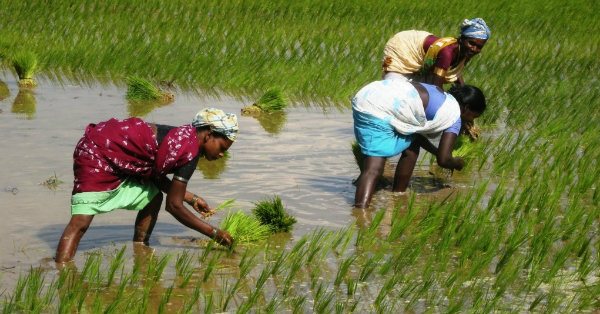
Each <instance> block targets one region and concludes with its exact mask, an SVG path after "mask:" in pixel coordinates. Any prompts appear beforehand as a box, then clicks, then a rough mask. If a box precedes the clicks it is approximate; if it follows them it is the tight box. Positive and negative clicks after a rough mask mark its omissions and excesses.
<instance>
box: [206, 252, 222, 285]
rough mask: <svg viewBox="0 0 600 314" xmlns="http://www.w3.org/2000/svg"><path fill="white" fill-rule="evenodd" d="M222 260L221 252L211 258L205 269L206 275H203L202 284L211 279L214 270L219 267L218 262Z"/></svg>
mask: <svg viewBox="0 0 600 314" xmlns="http://www.w3.org/2000/svg"><path fill="white" fill-rule="evenodd" d="M220 258H221V252H215V253H214V254H213V255H212V256H211V258H210V259H209V260H208V264H207V265H206V268H205V269H204V274H203V275H202V282H207V281H208V279H209V278H210V275H211V274H212V272H213V270H214V269H215V266H216V265H217V262H218V261H219V259H220Z"/></svg>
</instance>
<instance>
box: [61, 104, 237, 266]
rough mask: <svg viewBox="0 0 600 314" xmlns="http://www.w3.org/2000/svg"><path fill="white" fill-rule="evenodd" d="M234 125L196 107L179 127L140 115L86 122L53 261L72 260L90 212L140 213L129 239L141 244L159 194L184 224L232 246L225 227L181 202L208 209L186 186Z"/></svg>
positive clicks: (216, 154)
mask: <svg viewBox="0 0 600 314" xmlns="http://www.w3.org/2000/svg"><path fill="white" fill-rule="evenodd" d="M237 131H238V125H237V117H236V116H235V115H234V114H226V113H224V112H223V111H222V110H219V109H214V108H206V109H203V110H201V111H200V112H198V114H196V116H195V118H194V120H193V122H192V124H191V125H189V124H188V125H184V126H180V127H170V126H165V125H157V124H151V123H147V122H144V121H142V120H141V119H139V118H129V119H125V120H122V121H120V120H117V119H110V120H108V121H105V122H100V123H98V124H90V125H88V127H87V128H86V130H85V134H84V136H83V137H82V138H81V139H80V140H79V142H78V143H77V146H76V147H75V152H74V153H73V172H74V176H75V179H74V184H73V192H72V197H71V220H70V221H69V223H68V224H67V226H66V227H65V230H64V232H63V234H62V236H61V238H60V241H59V243H58V247H57V249H56V262H57V263H63V262H68V261H70V260H72V259H73V256H74V255H75V251H76V250H77V246H78V245H79V241H80V240H81V237H82V236H83V234H84V233H85V231H86V230H87V228H88V227H89V226H90V224H91V222H92V219H93V218H94V215H96V214H101V213H105V212H110V211H112V210H114V209H118V208H121V209H128V210H135V211H139V212H138V214H137V218H136V220H135V231H134V235H133V241H134V242H142V243H145V244H148V240H149V238H150V234H151V233H152V229H153V228H154V225H155V223H156V218H157V217H158V212H159V210H160V206H161V204H162V199H163V196H162V193H160V192H163V193H166V194H167V198H166V205H165V208H166V210H167V211H168V212H169V213H171V214H172V215H173V216H174V217H175V218H176V219H177V220H178V221H179V222H181V223H182V224H183V225H185V226H187V227H189V228H191V229H194V230H196V231H198V232H200V233H202V234H204V235H206V236H209V237H211V238H212V239H214V240H215V241H217V242H218V243H220V244H222V245H226V246H230V245H232V243H233V239H232V238H231V236H230V235H229V234H228V233H227V232H226V231H223V230H219V229H218V228H215V227H213V226H211V225H210V224H208V223H206V222H204V221H203V220H201V219H199V218H198V217H197V216H195V215H194V214H193V213H192V212H190V211H189V210H188V209H186V208H185V206H184V205H183V202H184V201H185V202H186V203H188V204H189V205H190V206H192V207H193V208H194V210H196V211H197V212H199V213H200V214H202V215H203V216H206V215H210V214H212V213H214V212H213V211H212V209H211V208H210V206H208V204H207V203H206V202H205V201H204V199H202V198H201V197H198V196H197V195H195V194H193V193H191V192H188V191H187V190H186V187H187V182H188V180H189V179H190V177H191V176H192V174H193V172H194V169H195V168H196V164H197V163H198V159H199V158H200V157H204V158H206V159H208V160H215V159H218V158H221V157H223V155H224V153H225V151H227V149H229V147H230V146H231V145H232V144H233V141H235V139H236V136H237ZM169 173H172V174H173V180H170V179H169V178H167V176H166V175H167V174H169Z"/></svg>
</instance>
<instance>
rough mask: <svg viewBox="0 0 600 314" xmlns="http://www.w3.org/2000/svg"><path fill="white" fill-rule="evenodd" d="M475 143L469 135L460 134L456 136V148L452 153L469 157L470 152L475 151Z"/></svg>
mask: <svg viewBox="0 0 600 314" xmlns="http://www.w3.org/2000/svg"><path fill="white" fill-rule="evenodd" d="M474 148H475V144H474V143H473V142H472V141H471V139H470V138H469V136H467V135H459V136H457V137H456V141H455V142H454V150H453V151H452V155H454V156H458V157H469V155H470V153H471V152H473V150H474Z"/></svg>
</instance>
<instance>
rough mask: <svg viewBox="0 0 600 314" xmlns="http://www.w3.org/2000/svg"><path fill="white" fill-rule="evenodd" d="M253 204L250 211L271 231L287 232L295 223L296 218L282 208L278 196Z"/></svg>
mask: <svg viewBox="0 0 600 314" xmlns="http://www.w3.org/2000/svg"><path fill="white" fill-rule="evenodd" d="M254 205H255V207H254V209H252V213H253V214H254V216H255V217H256V218H257V219H258V221H260V223H261V224H263V225H266V226H269V228H271V231H272V232H289V231H291V230H292V227H293V225H294V224H295V223H296V218H294V217H292V216H291V215H290V214H288V213H287V212H286V211H285V209H284V208H283V204H282V202H281V198H279V196H274V197H273V198H272V199H270V200H263V201H260V202H258V203H255V204H254Z"/></svg>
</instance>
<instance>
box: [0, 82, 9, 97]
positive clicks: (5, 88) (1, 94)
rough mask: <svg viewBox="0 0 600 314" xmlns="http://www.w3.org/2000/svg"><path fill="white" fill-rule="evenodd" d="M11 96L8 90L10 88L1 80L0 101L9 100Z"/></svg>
mask: <svg viewBox="0 0 600 314" xmlns="http://www.w3.org/2000/svg"><path fill="white" fill-rule="evenodd" d="M8 96H10V91H9V90H8V86H6V83H4V82H3V81H2V80H0V101H3V100H4V99H6V98H8Z"/></svg>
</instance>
